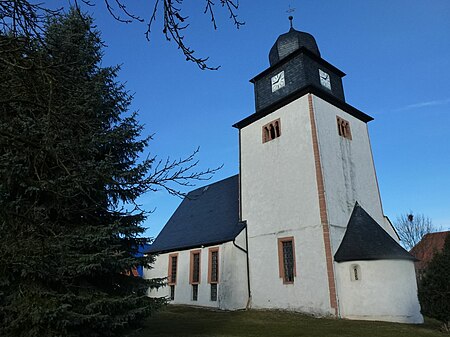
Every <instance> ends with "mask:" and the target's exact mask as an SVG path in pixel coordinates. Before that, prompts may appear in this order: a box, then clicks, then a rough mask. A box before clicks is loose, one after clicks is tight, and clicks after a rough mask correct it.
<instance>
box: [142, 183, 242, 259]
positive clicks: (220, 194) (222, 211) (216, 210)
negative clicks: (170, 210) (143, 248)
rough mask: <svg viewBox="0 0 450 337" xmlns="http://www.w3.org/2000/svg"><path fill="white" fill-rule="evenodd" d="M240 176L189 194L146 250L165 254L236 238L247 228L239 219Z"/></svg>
mask: <svg viewBox="0 0 450 337" xmlns="http://www.w3.org/2000/svg"><path fill="white" fill-rule="evenodd" d="M238 186H239V175H235V176H232V177H229V178H227V179H224V180H221V181H218V182H216V183H213V184H210V185H207V186H204V187H201V188H197V189H195V190H193V191H191V192H189V193H188V194H187V196H186V197H185V198H184V200H183V201H182V202H181V204H180V206H178V208H177V209H176V211H175V213H174V214H173V215H172V217H171V218H170V219H169V221H168V222H167V224H166V225H165V226H164V228H163V229H162V231H161V233H159V235H158V236H157V237H156V239H155V241H154V242H153V244H152V245H151V246H150V248H149V249H148V250H147V252H148V253H162V252H169V251H175V250H184V249H190V248H194V247H200V246H208V245H214V244H220V243H223V242H228V241H231V240H233V239H234V238H235V237H236V236H237V235H238V234H239V233H240V232H241V231H242V229H244V227H245V226H244V225H243V224H242V223H240V222H239V188H238Z"/></svg>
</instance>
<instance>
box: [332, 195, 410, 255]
mask: <svg viewBox="0 0 450 337" xmlns="http://www.w3.org/2000/svg"><path fill="white" fill-rule="evenodd" d="M394 259H395V260H412V261H416V258H415V257H414V256H412V255H411V254H410V253H408V252H407V251H406V250H405V249H404V248H402V246H400V245H399V244H398V243H397V242H396V241H395V240H394V239H393V238H392V237H391V236H390V235H389V234H388V233H387V232H386V231H385V230H384V229H383V228H381V226H380V225H379V224H378V223H377V222H376V221H375V220H374V219H372V217H371V216H370V215H369V214H367V212H366V211H365V210H364V209H363V208H362V207H361V206H360V205H359V204H358V203H356V205H355V208H354V209H353V212H352V215H351V217H350V220H349V221H348V225H347V231H346V232H345V235H344V238H343V239H342V242H341V245H340V246H339V249H338V250H337V252H336V254H335V255H334V260H335V261H336V262H344V261H359V260H394Z"/></svg>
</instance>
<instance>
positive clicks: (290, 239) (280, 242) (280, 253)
mask: <svg viewBox="0 0 450 337" xmlns="http://www.w3.org/2000/svg"><path fill="white" fill-rule="evenodd" d="M283 242H291V243H292V260H293V261H292V264H293V266H292V269H293V270H292V272H293V280H292V281H288V280H286V274H285V265H284V254H283ZM296 266H297V260H296V258H295V241H294V237H293V236H288V237H283V238H278V268H279V276H280V278H281V279H282V280H283V284H294V281H295V278H296V277H297V267H296Z"/></svg>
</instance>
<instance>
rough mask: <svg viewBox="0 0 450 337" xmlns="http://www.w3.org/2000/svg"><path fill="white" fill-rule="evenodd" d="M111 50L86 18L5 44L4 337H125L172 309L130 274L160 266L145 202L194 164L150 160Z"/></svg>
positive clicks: (0, 172) (2, 38) (0, 292)
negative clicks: (144, 250) (152, 250)
mask: <svg viewBox="0 0 450 337" xmlns="http://www.w3.org/2000/svg"><path fill="white" fill-rule="evenodd" d="M101 48H102V43H101V41H100V37H99V33H98V32H95V31H93V30H92V21H91V20H90V19H89V18H86V17H84V16H83V15H80V14H79V13H78V12H76V11H72V12H70V13H69V14H68V15H66V16H63V17H55V18H53V19H52V20H51V21H50V23H49V24H48V25H47V26H46V28H45V33H44V35H43V39H36V38H31V37H29V36H28V37H27V36H17V34H7V33H2V34H0V335H1V336H115V335H121V336H122V335H124V332H127V331H131V330H132V329H133V328H135V327H137V326H139V325H140V324H141V322H142V320H143V318H145V317H147V316H148V315H149V314H150V313H151V312H153V311H154V310H155V309H156V308H158V307H159V306H161V305H162V304H163V303H164V299H151V298H149V297H147V296H146V292H147V289H148V288H149V287H158V286H160V285H161V284H162V283H163V280H160V279H157V280H144V279H142V278H139V277H133V276H132V275H130V274H131V270H132V269H133V268H134V267H137V266H145V267H149V266H150V264H151V263H152V262H153V257H152V256H143V257H136V252H137V249H138V247H139V246H140V245H142V244H145V243H146V242H147V240H146V239H141V238H139V237H140V235H141V234H142V233H143V231H144V228H143V227H142V225H141V224H142V221H143V220H144V219H145V213H144V212H143V211H141V210H140V209H139V208H138V206H137V205H136V203H135V201H136V198H137V197H139V196H140V195H141V194H142V193H144V192H145V191H147V190H149V189H152V187H151V186H153V185H155V184H156V185H161V186H163V187H166V186H165V185H164V184H166V182H167V181H168V180H170V179H169V178H172V179H173V180H177V179H181V180H182V181H184V180H183V179H186V176H184V175H183V174H184V173H185V172H186V171H187V170H188V169H189V168H191V167H192V166H193V165H190V166H188V167H187V168H181V169H180V168H178V170H177V171H176V172H175V174H173V175H170V173H169V171H170V169H173V168H177V167H179V165H181V164H183V163H185V162H189V161H190V160H192V156H191V157H188V158H187V159H186V160H180V161H176V162H173V163H169V162H167V163H169V165H167V164H166V165H163V167H162V168H161V167H160V166H158V167H157V168H153V167H152V165H154V164H155V162H154V160H155V159H154V158H150V159H147V160H144V161H140V160H139V155H140V154H141V152H142V151H143V150H144V149H145V147H146V145H147V143H148V141H149V139H145V138H142V137H141V136H140V133H141V131H142V126H141V125H139V123H138V121H137V119H136V115H135V114H133V113H128V112H127V109H128V107H129V104H130V100H131V97H130V95H129V94H128V93H127V92H126V90H125V88H124V86H123V85H122V84H120V83H118V82H117V80H116V76H117V72H118V70H119V68H118V67H102V66H101V59H102V49H101ZM208 172H210V171H207V172H203V173H200V174H199V175H198V176H197V175H196V174H191V175H190V176H189V175H187V177H188V178H189V177H194V178H195V177H197V178H198V177H201V176H202V174H204V173H208ZM158 179H160V180H158ZM166 189H169V188H168V187H166ZM169 192H170V189H169ZM130 205H131V206H130Z"/></svg>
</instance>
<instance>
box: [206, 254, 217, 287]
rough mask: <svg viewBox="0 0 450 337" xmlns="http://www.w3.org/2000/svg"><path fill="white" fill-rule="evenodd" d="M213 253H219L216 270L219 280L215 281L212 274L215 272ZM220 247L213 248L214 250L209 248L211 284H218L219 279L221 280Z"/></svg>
mask: <svg viewBox="0 0 450 337" xmlns="http://www.w3.org/2000/svg"><path fill="white" fill-rule="evenodd" d="M213 253H217V268H216V272H217V277H216V278H217V279H216V280H215V281H214V280H213V277H212V276H213V275H212V272H213V265H212V262H213V259H212V256H213ZM219 256H220V255H219V247H213V248H209V249H208V283H209V284H218V283H219V279H220V269H219V268H220V263H219Z"/></svg>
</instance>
